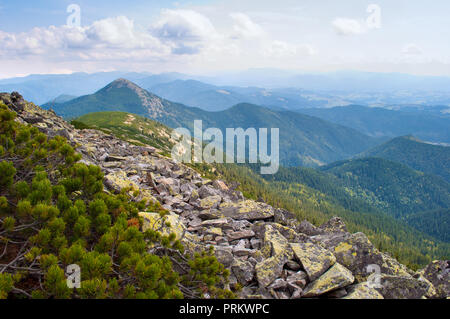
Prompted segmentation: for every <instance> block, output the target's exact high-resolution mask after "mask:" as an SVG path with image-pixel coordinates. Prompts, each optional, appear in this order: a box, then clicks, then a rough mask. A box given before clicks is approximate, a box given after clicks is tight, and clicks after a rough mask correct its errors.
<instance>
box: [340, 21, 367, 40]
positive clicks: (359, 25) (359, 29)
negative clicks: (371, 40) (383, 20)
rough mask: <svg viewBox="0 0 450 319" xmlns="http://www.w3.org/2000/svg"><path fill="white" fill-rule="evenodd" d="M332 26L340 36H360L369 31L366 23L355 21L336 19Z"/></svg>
mask: <svg viewBox="0 0 450 319" xmlns="http://www.w3.org/2000/svg"><path fill="white" fill-rule="evenodd" d="M332 25H333V28H334V31H335V32H336V33H337V34H338V35H344V36H346V35H358V34H363V33H365V32H366V31H367V28H366V26H365V25H364V23H363V22H360V21H358V20H355V19H347V18H336V19H334V21H333V23H332Z"/></svg>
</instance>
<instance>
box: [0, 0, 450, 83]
mask: <svg viewBox="0 0 450 319" xmlns="http://www.w3.org/2000/svg"><path fill="white" fill-rule="evenodd" d="M448 12H450V1H448V0H433V1H432V2H431V1H424V0H371V1H366V0H339V1H337V0H276V1H275V0H190V1H184V0H179V1H167V0H164V1H162V0H151V1H149V0H145V1H144V0H127V1H118V0H108V1H106V0H96V1H87V0H78V1H77V0H69V1H65V0H58V1H57V0H43V1H39V0H36V1H24V0H0V78H8V77H15V76H24V75H28V74H36V73H40V74H50V73H52V74H53V73H54V74H59V73H72V72H99V71H113V70H120V71H138V72H150V73H161V72H181V73H190V74H198V75H200V74H203V75H209V74H217V73H220V72H229V71H237V70H246V69H254V68H267V69H282V70H293V71H297V72H303V73H310V72H332V71H337V70H359V71H369V72H400V73H410V74H420V75H441V76H450V42H449V41H448V39H449V38H450V19H448Z"/></svg>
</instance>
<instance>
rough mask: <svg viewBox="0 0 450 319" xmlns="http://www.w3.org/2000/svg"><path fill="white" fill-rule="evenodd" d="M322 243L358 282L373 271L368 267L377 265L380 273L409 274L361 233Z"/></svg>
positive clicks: (364, 279)
mask: <svg viewBox="0 0 450 319" xmlns="http://www.w3.org/2000/svg"><path fill="white" fill-rule="evenodd" d="M341 240H342V241H341ZM324 243H325V244H326V246H327V248H328V249H330V250H331V251H332V252H333V253H334V255H335V256H336V259H337V261H338V262H339V263H340V264H342V265H344V266H345V267H347V268H348V269H350V270H351V271H352V272H353V274H354V275H355V277H356V279H357V281H358V282H364V281H367V278H368V277H369V276H370V275H371V273H372V271H373V270H371V268H370V267H372V268H376V267H378V268H379V269H380V273H385V274H390V275H403V276H406V275H409V272H408V269H407V268H406V267H405V266H404V265H402V264H400V263H399V262H398V261H396V260H395V259H394V258H392V257H389V256H388V255H386V254H383V253H381V252H380V251H379V250H378V249H376V248H375V247H374V246H373V245H372V243H371V242H370V241H369V239H368V238H367V236H366V235H364V234H363V233H356V234H351V235H348V236H345V237H344V238H342V237H339V240H336V241H333V240H330V241H328V242H327V241H324ZM368 267H369V268H368Z"/></svg>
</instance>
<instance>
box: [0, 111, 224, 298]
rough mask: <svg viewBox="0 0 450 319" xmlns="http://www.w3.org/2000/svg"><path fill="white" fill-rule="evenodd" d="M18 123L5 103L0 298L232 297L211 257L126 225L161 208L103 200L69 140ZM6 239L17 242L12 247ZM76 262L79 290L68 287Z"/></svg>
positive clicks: (90, 169)
mask: <svg viewBox="0 0 450 319" xmlns="http://www.w3.org/2000/svg"><path fill="white" fill-rule="evenodd" d="M15 117H16V114H15V113H14V112H12V111H10V110H9V109H8V108H7V107H6V106H4V105H0V120H1V122H0V146H1V148H0V171H1V172H2V174H1V176H0V189H1V193H0V194H1V196H0V252H2V251H3V250H4V249H6V252H7V254H1V257H0V271H1V273H0V298H8V297H13V295H14V297H27V298H36V299H41V298H61V299H64V298H183V297H201V296H202V295H203V294H204V293H205V292H206V291H208V294H210V295H212V296H217V297H223V296H226V297H233V295H232V294H231V293H230V292H229V291H226V290H224V289H222V288H223V287H224V283H225V278H226V276H227V272H226V271H225V270H224V268H223V265H221V264H219V263H218V262H217V260H216V259H215V257H213V255H212V254H211V252H205V253H204V254H201V255H195V256H190V255H189V254H187V253H185V251H184V247H183V246H182V244H181V243H180V241H178V240H176V238H175V235H174V234H171V235H169V236H163V235H162V234H161V233H159V232H155V231H148V232H146V233H145V234H144V233H142V232H140V231H139V229H138V227H136V225H135V224H133V223H129V221H130V220H132V219H133V220H137V221H139V219H138V213H139V212H140V211H151V212H158V213H160V215H161V217H162V218H165V217H164V216H166V215H167V213H168V212H167V211H165V210H164V209H162V208H161V206H160V205H159V204H158V203H156V204H153V203H152V204H150V205H148V206H147V204H146V203H144V202H139V203H137V202H135V201H133V200H132V199H131V198H130V197H129V196H130V195H128V194H127V193H126V192H122V193H121V194H117V195H111V194H106V193H104V192H103V173H102V172H101V170H100V168H99V167H97V166H92V165H91V166H87V165H85V164H82V163H78V161H79V160H80V159H81V156H80V155H79V154H77V153H76V152H75V150H74V149H73V148H72V147H71V146H70V145H69V144H68V143H67V142H66V140H65V139H64V138H62V137H59V136H58V137H55V138H53V139H48V138H47V136H46V135H44V134H42V133H40V132H39V130H38V129H36V128H35V127H31V126H27V125H23V124H20V123H19V122H16V121H14V119H15ZM9 240H11V242H14V243H15V244H8V245H7V246H5V245H6V244H5V243H6V242H7V241H9ZM150 248H152V249H154V248H161V249H158V250H157V251H156V252H155V253H149V252H148V251H149V249H150ZM11 255H14V256H15V255H17V256H16V257H14V256H13V257H11ZM11 261H12V262H11ZM174 262H175V263H177V264H179V265H183V267H182V268H184V269H187V272H186V271H182V272H180V270H177V271H175V268H174ZM73 264H76V265H79V267H80V268H81V288H80V289H69V288H68V285H67V281H66V275H65V271H64V270H65V269H66V268H67V266H69V265H73ZM178 268H179V267H178ZM178 268H177V269H178ZM16 288H17V289H16ZM180 289H182V290H183V292H182V291H181V290H180Z"/></svg>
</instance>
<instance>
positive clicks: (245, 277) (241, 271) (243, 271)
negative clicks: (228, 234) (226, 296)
mask: <svg viewBox="0 0 450 319" xmlns="http://www.w3.org/2000/svg"><path fill="white" fill-rule="evenodd" d="M231 271H232V272H233V274H234V275H235V276H236V278H237V280H238V282H239V283H240V284H241V285H244V286H246V285H248V284H249V283H250V282H252V281H253V278H254V276H255V270H254V268H253V265H252V264H251V263H250V262H248V261H244V260H241V259H239V258H235V259H234V260H233V263H232V265H231Z"/></svg>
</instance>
